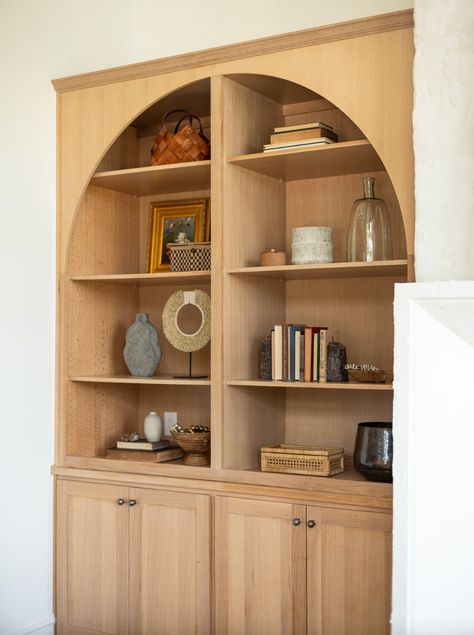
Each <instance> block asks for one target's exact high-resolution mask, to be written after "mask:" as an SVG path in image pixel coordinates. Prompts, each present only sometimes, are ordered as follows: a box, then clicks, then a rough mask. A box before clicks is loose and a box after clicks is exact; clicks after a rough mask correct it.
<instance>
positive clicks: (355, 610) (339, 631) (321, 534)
mask: <svg viewBox="0 0 474 635" xmlns="http://www.w3.org/2000/svg"><path fill="white" fill-rule="evenodd" d="M307 517H308V522H309V523H310V521H311V520H313V521H315V522H316V525H315V526H314V527H313V528H308V530H307V535H308V543H307V548H308V635H383V634H384V633H386V634H387V635H388V634H389V633H390V624H389V620H390V606H391V559H392V540H391V539H392V517H391V515H390V514H383V513H378V512H355V511H349V510H335V509H320V508H313V507H308V509H307ZM310 524H311V523H310Z"/></svg>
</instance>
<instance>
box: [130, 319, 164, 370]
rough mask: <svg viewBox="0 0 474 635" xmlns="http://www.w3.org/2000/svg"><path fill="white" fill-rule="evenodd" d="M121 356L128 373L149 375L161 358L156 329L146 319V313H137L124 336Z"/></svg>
mask: <svg viewBox="0 0 474 635" xmlns="http://www.w3.org/2000/svg"><path fill="white" fill-rule="evenodd" d="M125 342H126V344H125V348H124V349H123V358H124V360H125V363H126V364H127V368H128V370H129V371H130V374H132V375H134V376H136V377H151V376H152V375H154V373H155V370H156V369H157V367H158V364H159V363H160V360H161V348H160V344H159V341H158V331H157V330H156V328H155V327H154V326H153V324H151V322H150V321H149V319H148V313H137V315H136V317H135V322H134V323H133V324H132V325H131V326H129V327H128V329H127V334H126V336H125Z"/></svg>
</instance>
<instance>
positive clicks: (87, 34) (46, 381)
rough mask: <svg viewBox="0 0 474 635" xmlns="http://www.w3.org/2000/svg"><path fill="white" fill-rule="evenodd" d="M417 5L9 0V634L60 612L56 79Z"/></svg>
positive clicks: (0, 573)
mask: <svg viewBox="0 0 474 635" xmlns="http://www.w3.org/2000/svg"><path fill="white" fill-rule="evenodd" d="M411 6H412V0H358V1H355V0H332V1H331V2H327V1H324V2H323V1H322V0H294V1H293V2H292V3H288V2H287V0H258V1H254V0H240V1H239V2H238V3H235V2H230V0H224V1H221V2H218V1H217V0H200V1H199V2H198V3H196V2H195V1H190V0H182V1H181V2H179V3H175V4H172V3H171V4H170V3H164V2H159V1H157V0H135V1H130V0H81V2H75V1H74V0H43V1H42V2H37V1H36V0H0V77H1V78H2V94H1V99H0V126H1V137H0V138H1V144H0V186H1V189H0V191H1V200H2V207H1V215H2V231H1V232H0V244H1V248H0V270H1V271H2V272H3V275H2V282H3V285H2V298H3V302H2V309H3V310H2V311H1V313H0V333H1V334H2V345H1V354H0V404H1V413H2V414H1V424H2V425H1V428H2V431H1V434H2V438H3V439H5V438H7V435H9V436H11V437H12V438H13V439H14V441H13V440H11V441H8V442H5V445H4V450H3V452H2V455H1V460H0V465H1V468H0V469H1V476H2V482H3V483H4V485H6V487H4V489H3V496H2V502H1V503H0V509H1V522H0V633H2V635H8V634H11V633H17V634H19V633H28V632H32V631H33V630H34V629H35V628H41V627H42V626H44V625H47V624H49V623H50V622H51V621H52V608H51V602H52V600H51V598H52V567H51V558H52V479H51V477H50V476H49V466H50V465H51V463H52V462H53V458H52V436H53V418H54V410H53V403H54V401H53V400H54V398H53V389H54V385H53V381H54V380H53V377H54V375H53V373H54V352H53V349H54V339H53V333H54V209H55V178H54V173H55V94H54V92H53V89H52V87H51V85H50V83H49V82H50V79H52V78H54V77H60V76H64V75H71V74H75V73H81V72H86V71H89V70H96V69H100V68H105V67H109V66H117V65H121V64H130V63H133V62H138V61H142V60H145V59H153V58H158V57H162V56H165V55H172V54H175V53H180V52H185V51H191V50H196V49H201V48H207V47H211V46H218V45H220V44H227V43H231V42H237V41H242V40H246V39H251V38H255V37H261V36H265V35H272V34H275V33H283V32H287V31H292V30H297V29H303V28H309V27H313V26H318V25H322V24H328V23H333V22H338V21H343V20H350V19H354V18H360V17H364V16H367V15H375V14H379V13H385V12H389V11H396V10H399V9H405V8H409V7H411ZM173 26H176V33H178V34H179V37H177V36H176V35H175V32H174V31H173ZM51 628H52V627H47V626H46V628H44V629H42V630H41V632H42V633H43V632H44V633H46V632H48V631H50V632H52V631H51ZM38 633H39V631H38Z"/></svg>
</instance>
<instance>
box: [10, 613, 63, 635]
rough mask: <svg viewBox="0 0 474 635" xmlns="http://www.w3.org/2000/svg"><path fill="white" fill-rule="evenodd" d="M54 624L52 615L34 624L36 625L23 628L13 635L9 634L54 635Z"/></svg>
mask: <svg viewBox="0 0 474 635" xmlns="http://www.w3.org/2000/svg"><path fill="white" fill-rule="evenodd" d="M55 623H56V619H55V617H54V615H50V616H49V617H47V618H45V619H44V620H41V621H40V622H36V624H30V625H29V626H25V627H24V628H21V629H20V630H19V631H15V632H14V633H10V635H30V634H31V635H54V625H55Z"/></svg>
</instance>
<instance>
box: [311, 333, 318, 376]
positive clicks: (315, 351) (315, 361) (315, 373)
mask: <svg viewBox="0 0 474 635" xmlns="http://www.w3.org/2000/svg"><path fill="white" fill-rule="evenodd" d="M312 365H313V381H316V382H317V381H319V331H315V332H314V333H313V355H312Z"/></svg>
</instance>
